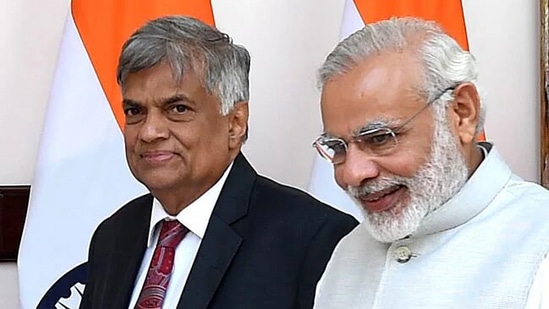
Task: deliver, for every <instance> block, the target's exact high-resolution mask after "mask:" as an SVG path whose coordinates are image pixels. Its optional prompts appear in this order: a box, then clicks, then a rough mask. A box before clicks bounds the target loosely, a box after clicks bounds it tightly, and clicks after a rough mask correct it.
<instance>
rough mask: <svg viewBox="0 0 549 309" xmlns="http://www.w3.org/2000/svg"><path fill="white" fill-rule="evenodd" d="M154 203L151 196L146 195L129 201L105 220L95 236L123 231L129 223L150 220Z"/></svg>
mask: <svg viewBox="0 0 549 309" xmlns="http://www.w3.org/2000/svg"><path fill="white" fill-rule="evenodd" d="M152 201H153V197H152V195H151V194H145V195H142V196H139V197H137V198H135V199H133V200H131V201H129V202H128V203H126V204H124V205H123V206H122V207H120V208H119V209H118V210H117V211H115V212H114V213H113V214H112V215H110V216H109V217H108V218H106V219H105V220H103V221H102V222H101V223H100V224H99V226H98V227H97V229H96V232H95V234H99V233H101V232H106V233H112V232H114V231H116V230H122V229H124V228H125V227H126V226H127V224H128V222H131V221H133V220H148V218H150V214H151V206H152ZM147 222H148V221H147Z"/></svg>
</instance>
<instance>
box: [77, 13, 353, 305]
mask: <svg viewBox="0 0 549 309" xmlns="http://www.w3.org/2000/svg"><path fill="white" fill-rule="evenodd" d="M249 67H250V56H249V54H248V52H247V51H246V50H245V49H244V48H243V47H241V46H238V45H235V44H232V42H231V39H230V38H229V37H228V36H227V35H226V34H224V33H221V32H219V31H218V30H217V29H215V28H213V27H210V26H208V25H205V24H204V23H202V22H200V21H198V20H196V19H193V18H189V17H164V18H160V19H157V20H153V21H151V22H149V23H147V24H146V25H144V26H143V27H142V28H140V29H139V30H137V31H136V32H135V33H134V34H133V35H132V36H131V37H130V38H129V40H128V41H127V42H126V43H125V44H124V47H123V50H122V54H121V56H120V61H119V66H118V82H119V84H120V87H121V89H122V96H123V105H124V112H125V114H126V124H125V128H124V140H125V145H126V157H127V161H128V165H129V167H130V169H131V171H132V173H133V175H134V176H135V177H136V178H137V179H138V180H139V181H140V182H142V183H143V184H144V185H145V186H146V187H147V188H148V189H149V190H150V192H151V194H147V195H145V196H142V197H139V198H137V199H135V200H133V201H131V202H129V203H128V204H126V205H125V206H123V207H122V208H121V209H120V210H119V211H117V212H116V213H115V214H114V215H112V216H111V217H110V218H108V219H106V220H105V221H104V222H103V223H101V225H100V226H99V227H98V228H97V230H96V232H95V233H94V236H93V238H92V241H91V244H90V250H89V275H88V283H87V286H86V289H85V291H84V295H83V299H82V303H81V308H109V309H115V308H184V309H188V308H192V309H200V308H258V309H268V308H276V309H283V308H311V307H312V305H313V299H314V291H315V287H316V283H317V281H318V279H319V278H320V276H321V274H322V272H323V271H324V268H325V266H326V263H327V262H328V259H329V258H330V256H331V253H332V251H333V250H334V247H335V245H336V244H337V243H338V241H339V240H340V239H341V238H342V237H343V236H344V235H346V234H347V233H349V232H350V231H351V230H352V229H353V228H354V226H355V225H356V224H357V222H356V221H355V220H354V219H353V218H352V217H350V216H348V215H345V214H343V213H340V212H338V211H337V210H335V209H333V208H331V207H329V206H327V205H325V204H322V203H320V202H319V201H317V200H315V199H313V198H312V197H310V196H309V195H307V194H306V193H303V192H301V191H299V190H296V189H293V188H290V187H287V186H284V185H281V184H278V183H276V182H274V181H272V180H269V179H267V178H264V177H262V176H259V175H257V174H256V172H255V171H254V170H253V168H252V167H251V165H250V164H249V163H248V162H247V161H246V159H245V157H244V155H243V154H242V153H241V152H240V148H241V146H242V144H243V142H244V141H245V140H246V138H247V132H248V126H247V122H248V92H249V91H248V73H249Z"/></svg>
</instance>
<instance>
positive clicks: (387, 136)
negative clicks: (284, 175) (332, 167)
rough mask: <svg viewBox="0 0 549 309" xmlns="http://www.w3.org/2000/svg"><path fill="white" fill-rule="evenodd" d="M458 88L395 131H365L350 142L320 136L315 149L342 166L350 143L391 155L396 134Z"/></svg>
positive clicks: (315, 143) (360, 147)
mask: <svg viewBox="0 0 549 309" xmlns="http://www.w3.org/2000/svg"><path fill="white" fill-rule="evenodd" d="M456 87H457V86H451V87H448V88H446V89H444V90H443V91H442V92H441V93H440V94H438V95H437V96H436V97H435V98H434V99H432V100H431V101H429V102H428V103H427V104H425V106H423V107H422V108H421V109H420V110H419V111H417V112H416V113H415V114H413V115H412V117H410V118H408V120H406V121H405V122H404V123H403V124H401V125H400V126H398V127H396V128H394V129H391V128H388V127H379V128H374V129H365V130H362V131H360V132H359V133H358V134H356V135H355V136H353V137H352V138H351V140H350V141H348V142H346V141H345V140H343V139H341V138H338V137H327V136H320V137H319V138H317V139H316V140H315V141H314V143H313V147H314V148H315V149H316V150H317V151H318V153H319V154H320V156H321V157H323V158H324V159H326V160H328V161H329V162H331V163H332V164H341V163H343V162H345V159H346V157H347V148H348V147H349V143H356V144H357V145H358V146H359V149H360V150H362V151H366V152H368V153H370V154H372V155H374V156H386V155H389V154H391V153H393V152H394V151H395V149H396V147H397V145H398V138H397V134H396V133H395V132H398V131H400V130H401V129H402V128H403V127H404V126H405V125H407V124H408V123H410V122H411V121H412V120H414V118H416V117H417V116H418V115H419V114H421V112H423V111H424V110H426V109H427V107H429V106H431V104H433V102H435V101H436V100H438V99H439V98H440V97H441V96H442V95H444V94H445V93H446V92H448V91H451V90H454V89H455V88H456Z"/></svg>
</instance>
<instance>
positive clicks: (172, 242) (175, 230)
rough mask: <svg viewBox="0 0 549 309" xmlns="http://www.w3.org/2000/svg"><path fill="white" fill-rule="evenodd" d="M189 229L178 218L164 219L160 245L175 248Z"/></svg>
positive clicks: (159, 240)
mask: <svg viewBox="0 0 549 309" xmlns="http://www.w3.org/2000/svg"><path fill="white" fill-rule="evenodd" d="M188 231H189V230H188V229H187V228H186V227H185V226H184V225H183V224H181V223H179V221H177V220H164V221H162V228H161V229H160V237H159V239H158V245H159V246H162V247H170V248H175V247H177V245H179V243H180V242H181V240H182V239H183V237H185V234H187V232H188Z"/></svg>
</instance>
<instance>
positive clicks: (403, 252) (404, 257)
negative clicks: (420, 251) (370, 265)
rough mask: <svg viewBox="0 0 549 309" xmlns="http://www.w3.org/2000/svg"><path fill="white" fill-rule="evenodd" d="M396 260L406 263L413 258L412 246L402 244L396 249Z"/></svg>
mask: <svg viewBox="0 0 549 309" xmlns="http://www.w3.org/2000/svg"><path fill="white" fill-rule="evenodd" d="M393 254H394V257H395V260H396V261H397V262H399V263H406V262H408V261H409V260H410V259H411V258H412V255H413V254H412V250H410V248H408V247H405V246H402V247H398V248H396V249H395V252H394V253H393Z"/></svg>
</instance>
